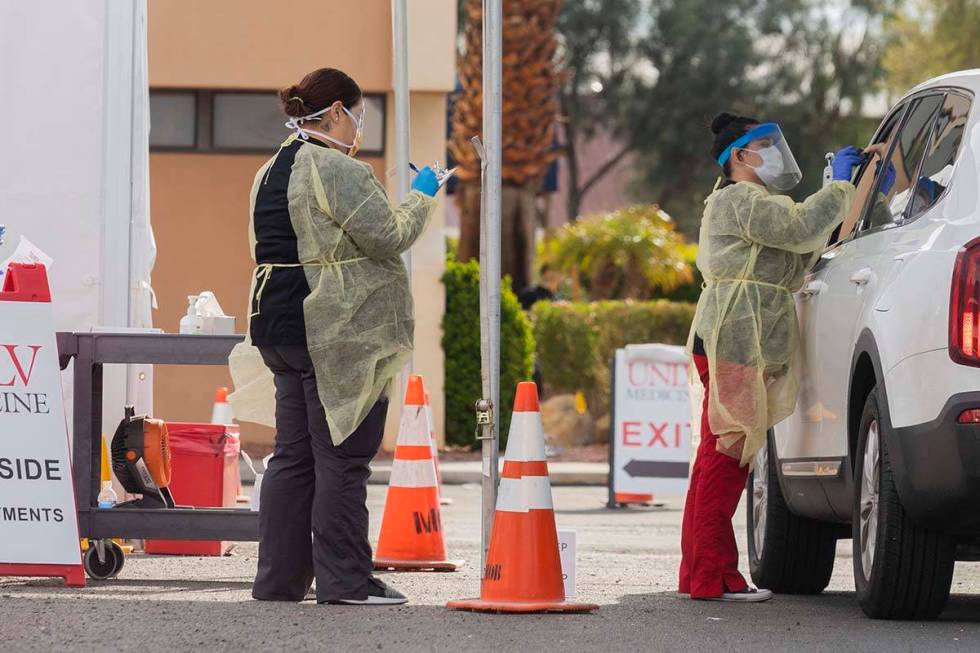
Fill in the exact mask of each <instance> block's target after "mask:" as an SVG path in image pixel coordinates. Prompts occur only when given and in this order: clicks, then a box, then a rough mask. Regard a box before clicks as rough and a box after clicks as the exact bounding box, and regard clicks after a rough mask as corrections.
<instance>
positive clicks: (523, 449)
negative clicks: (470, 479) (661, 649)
mask: <svg viewBox="0 0 980 653" xmlns="http://www.w3.org/2000/svg"><path fill="white" fill-rule="evenodd" d="M448 607H449V608H451V609H453V610H473V611H477V612H589V611H592V610H596V609H598V607H599V606H597V605H593V604H587V603H568V602H567V601H565V585H564V582H563V581H562V570H561V559H560V557H559V554H558V532H557V530H556V529H555V510H554V506H553V504H552V502H551V482H550V480H549V479H548V463H547V461H546V460H545V453H544V431H543V430H542V428H541V413H540V412H539V408H538V388H537V386H536V385H535V384H534V383H530V382H526V383H520V384H518V386H517V396H516V397H515V399H514V415H513V417H512V418H511V422H510V437H509V439H508V440H507V454H506V456H504V469H503V472H502V473H501V475H500V489H499V492H498V494H497V512H496V514H495V516H494V520H493V530H492V532H491V534H490V550H489V551H488V552H487V564H486V567H485V568H484V570H483V581H482V583H481V584H480V598H479V599H466V600H463V601H450V602H449V604H448Z"/></svg>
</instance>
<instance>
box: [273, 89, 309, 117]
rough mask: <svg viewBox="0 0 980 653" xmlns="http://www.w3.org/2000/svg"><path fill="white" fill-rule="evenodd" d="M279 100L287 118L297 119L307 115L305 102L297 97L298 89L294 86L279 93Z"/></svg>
mask: <svg viewBox="0 0 980 653" xmlns="http://www.w3.org/2000/svg"><path fill="white" fill-rule="evenodd" d="M279 100H280V101H281V102H282V110H283V111H284V112H285V113H286V115H287V116H292V117H294V118H298V117H300V116H305V115H306V114H307V113H309V112H308V111H306V102H304V101H303V98H301V97H300V96H299V89H298V88H297V87H296V85H295V84H294V85H293V86H290V87H289V88H284V89H282V90H281V91H279Z"/></svg>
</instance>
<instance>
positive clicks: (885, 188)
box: [878, 161, 898, 195]
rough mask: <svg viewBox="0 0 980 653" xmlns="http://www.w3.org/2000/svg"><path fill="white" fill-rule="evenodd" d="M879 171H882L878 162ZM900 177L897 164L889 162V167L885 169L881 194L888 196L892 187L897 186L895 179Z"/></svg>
mask: <svg viewBox="0 0 980 653" xmlns="http://www.w3.org/2000/svg"><path fill="white" fill-rule="evenodd" d="M878 170H881V162H880V161H879V162H878ZM897 177H898V171H897V170H895V164H894V163H892V162H891V161H889V162H888V167H887V168H885V177H884V178H883V179H882V180H881V194H882V195H887V194H888V193H889V192H891V189H892V186H894V185H895V179H896V178H897Z"/></svg>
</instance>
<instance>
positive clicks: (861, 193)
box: [830, 105, 906, 245]
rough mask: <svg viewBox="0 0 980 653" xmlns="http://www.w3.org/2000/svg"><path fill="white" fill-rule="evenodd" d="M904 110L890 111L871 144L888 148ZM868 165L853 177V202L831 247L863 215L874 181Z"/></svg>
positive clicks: (851, 229) (851, 228) (852, 227)
mask: <svg viewBox="0 0 980 653" xmlns="http://www.w3.org/2000/svg"><path fill="white" fill-rule="evenodd" d="M905 108H906V107H905V105H901V106H899V107H897V108H896V109H895V110H894V111H892V113H891V115H890V116H888V118H886V119H885V121H884V122H883V123H882V124H881V127H880V128H879V129H878V133H877V135H875V138H874V140H873V141H872V144H876V143H888V144H889V147H890V145H891V140H892V136H893V135H894V134H895V132H896V127H897V126H898V123H899V121H900V120H901V118H902V116H903V115H904V114H905ZM870 163H871V162H870V161H866V162H864V163H863V164H862V165H861V166H860V167H859V168H858V171H857V175H855V177H854V185H855V186H856V187H857V192H856V193H855V194H854V201H853V202H851V208H850V210H849V211H848V213H847V216H846V217H845V218H844V223H843V224H842V225H841V227H840V228H839V229H838V230H837V231H836V232H835V233H834V235H833V236H832V237H831V239H830V244H831V245H833V244H834V243H836V242H838V241H839V240H846V239H847V238H848V236H850V235H851V232H853V231H854V227H855V226H856V225H857V223H858V220H859V219H860V217H861V215H862V214H863V213H864V207H865V205H866V204H867V200H868V197H869V195H870V193H871V189H872V187H873V186H874V181H875V167H874V166H873V165H870Z"/></svg>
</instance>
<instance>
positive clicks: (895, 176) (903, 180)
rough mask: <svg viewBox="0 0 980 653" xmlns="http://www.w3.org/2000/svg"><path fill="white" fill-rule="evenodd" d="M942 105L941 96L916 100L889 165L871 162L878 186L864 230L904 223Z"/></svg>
mask: <svg viewBox="0 0 980 653" xmlns="http://www.w3.org/2000/svg"><path fill="white" fill-rule="evenodd" d="M942 104H943V96H942V95H927V96H925V97H923V98H920V99H918V100H916V101H915V104H914V105H913V106H912V109H911V110H910V111H909V114H908V117H907V118H906V119H905V122H904V123H903V124H902V128H901V132H900V133H899V136H898V138H897V139H895V146H894V147H893V148H892V149H891V150H890V151H889V157H888V160H889V164H888V165H887V166H885V165H882V164H881V163H880V161H879V160H878V158H877V157H874V160H873V161H871V162H869V164H870V165H872V166H874V169H875V170H877V171H878V173H877V177H878V183H877V184H875V185H874V186H873V189H874V190H873V191H872V193H873V194H872V196H871V197H870V198H869V205H868V207H867V208H866V213H865V218H864V220H863V222H862V223H861V227H860V229H861V230H869V229H877V228H878V227H883V226H885V225H888V224H893V223H896V222H901V220H902V217H903V216H904V215H905V209H906V208H907V207H908V205H909V202H910V200H911V198H912V196H913V194H914V191H915V178H916V173H917V171H918V169H919V163H920V162H921V161H922V157H923V155H924V154H925V151H926V147H927V146H928V144H929V140H930V135H931V134H932V131H933V127H934V125H935V124H936V116H938V115H939V110H940V108H941V107H942Z"/></svg>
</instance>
